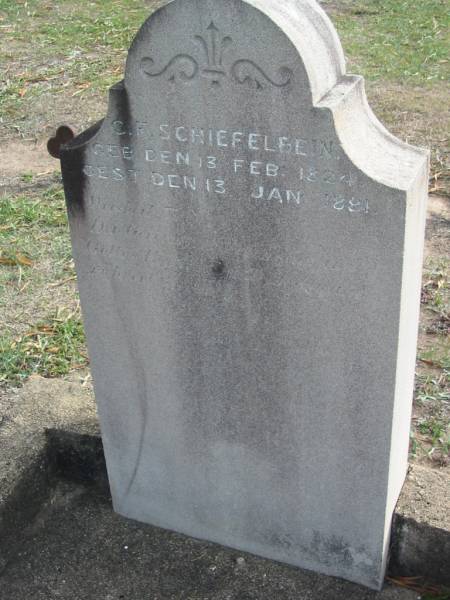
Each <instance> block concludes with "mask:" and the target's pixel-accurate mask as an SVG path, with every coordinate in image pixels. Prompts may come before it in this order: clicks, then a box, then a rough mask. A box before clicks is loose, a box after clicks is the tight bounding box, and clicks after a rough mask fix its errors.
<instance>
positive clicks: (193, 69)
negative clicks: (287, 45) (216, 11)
mask: <svg viewBox="0 0 450 600" xmlns="http://www.w3.org/2000/svg"><path fill="white" fill-rule="evenodd" d="M194 39H195V41H196V42H197V43H198V44H199V45H200V47H201V48H202V50H203V51H204V59H206V62H201V61H200V59H198V58H194V57H193V56H192V55H190V54H187V53H182V54H176V55H175V56H174V57H173V58H171V59H170V61H169V62H168V63H167V64H166V65H165V66H163V67H162V68H161V69H158V68H157V67H155V60H154V59H153V58H151V57H150V56H145V57H144V58H142V59H141V63H140V68H141V72H142V73H143V75H144V76H147V77H162V76H166V77H167V79H168V80H169V81H171V82H173V83H175V82H176V81H181V82H185V83H186V82H188V81H191V80H193V79H195V78H196V77H197V76H198V75H200V76H201V77H203V78H206V79H208V80H209V81H210V82H211V85H212V86H220V85H221V82H222V81H223V80H224V79H226V78H229V79H231V80H232V81H234V82H235V83H237V84H240V85H246V86H248V87H251V88H254V89H257V90H261V89H263V88H264V87H266V86H267V85H271V86H273V87H278V88H284V87H286V86H288V85H289V84H290V83H291V81H292V76H293V73H292V70H291V69H289V68H288V67H281V68H280V69H279V74H278V79H277V78H275V77H271V76H270V75H268V74H267V73H266V72H265V71H264V70H263V69H262V68H261V67H260V66H259V65H257V64H256V63H255V62H254V61H252V60H249V59H246V58H241V59H239V60H236V61H234V62H233V63H232V64H231V66H229V67H228V68H227V67H226V66H224V54H225V50H226V49H227V48H228V47H229V46H230V45H231V43H232V41H233V40H232V38H231V37H230V36H228V35H225V36H222V35H220V30H219V29H218V28H217V27H216V25H215V24H214V22H213V21H211V23H210V25H209V26H208V28H207V33H206V35H196V36H195V37H194Z"/></svg>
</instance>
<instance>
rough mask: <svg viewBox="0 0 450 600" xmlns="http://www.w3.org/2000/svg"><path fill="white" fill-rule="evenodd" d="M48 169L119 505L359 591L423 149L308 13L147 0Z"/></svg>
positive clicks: (396, 434) (387, 457)
mask: <svg viewBox="0 0 450 600" xmlns="http://www.w3.org/2000/svg"><path fill="white" fill-rule="evenodd" d="M61 161H62V171H63V177H64V184H65V191H66V197H67V205H68V212H69V218H70V227H71V235H72V243H73V251H74V256H75V261H76V268H77V273H78V282H79V289H80V295H81V301H82V308H83V313H84V319H85V326H86V332H87V339H88V345H89V351H90V356H91V361H92V370H93V376H94V382H95V392H96V398H97V402H98V408H99V413H100V421H101V427H102V433H103V441H104V447H105V453H106V459H107V465H108V471H109V478H110V484H111V490H112V496H113V502H114V508H115V510H116V511H117V512H119V513H120V514H122V515H125V516H127V517H131V518H133V519H137V520H140V521H144V522H148V523H152V524H155V525H159V526H161V527H165V528H169V529H173V530H177V531H180V532H183V533H186V534H189V535H192V536H195V537H199V538H206V539H208V540H212V541H216V542H219V543H221V544H224V545H227V546H231V547H234V548H237V549H241V550H246V551H249V552H253V553H256V554H260V555H263V556H266V557H269V558H272V559H276V560H280V561H285V562H288V563H291V564H294V565H299V566H301V567H305V568H308V569H314V570H318V571H320V572H324V573H328V574H332V575H337V576H340V577H344V578H347V579H350V580H353V581H356V582H361V583H363V584H365V585H367V586H370V587H373V588H379V587H380V586H381V584H382V581H383V576H384V571H385V564H386V557H387V552H388V543H389V533H390V523H391V516H392V512H393V509H394V506H395V503H396V501H397V498H398V495H399V492H400V489H401V486H402V484H403V480H404V477H405V473H406V468H407V454H408V433H409V421H410V411H411V399H412V390H413V379H414V365H415V350H416V336H417V327H418V313H419V290H420V279H421V263H422V246H423V232H424V222H425V205H426V195H427V177H428V155H427V153H426V152H425V151H423V150H419V149H417V148H413V147H410V146H408V145H406V144H404V143H402V142H400V141H398V140H396V139H395V138H394V137H393V136H391V135H390V134H389V133H388V132H387V131H386V130H385V129H384V128H383V126H382V125H380V123H379V122H378V121H377V120H376V118H375V117H374V115H373V114H372V112H371V111H370V108H369V107H368V105H367V102H366V99H365V93H364V87H363V81H362V79H361V78H360V77H357V76H353V75H346V74H345V65H344V58H343V53H342V49H341V46H340V43H339V40H338V37H337V34H336V32H335V31H334V29H333V27H332V25H331V23H330V21H329V20H328V18H327V17H326V15H325V14H324V12H323V11H322V9H321V8H320V7H319V6H318V5H317V4H316V3H315V2H314V1H312V0H295V1H294V0H283V2H280V1H279V0H245V1H244V0H175V1H174V2H171V3H169V4H167V5H166V6H164V7H163V8H161V9H160V10H158V11H157V12H156V13H155V14H154V15H153V16H152V17H151V18H150V19H149V20H148V21H147V22H146V23H145V24H144V25H143V27H142V28H141V30H140V32H139V33H138V35H137V37H136V39H135V40H134V42H133V45H132V47H131V49H130V52H129V56H128V61H127V65H126V72H125V79H124V81H123V82H121V83H119V84H117V85H115V86H114V87H113V88H112V89H111V92H110V103H109V109H108V113H107V116H106V118H105V119H104V120H103V121H102V122H100V123H98V124H97V125H95V126H94V127H92V128H91V129H89V130H88V131H86V132H84V133H82V134H81V135H80V136H78V137H77V138H75V139H74V140H72V141H70V142H69V143H67V144H66V145H65V146H63V147H62V150H61Z"/></svg>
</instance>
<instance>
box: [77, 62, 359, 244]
mask: <svg viewBox="0 0 450 600" xmlns="http://www.w3.org/2000/svg"><path fill="white" fill-rule="evenodd" d="M216 52H217V51H216ZM213 56H216V58H215V59H212V60H216V61H217V60H220V54H219V55H218V56H219V58H217V55H214V54H213ZM111 134H112V135H113V136H116V137H113V139H112V140H107V139H106V140H99V141H97V142H96V143H95V144H94V145H93V148H92V153H91V157H90V160H89V162H87V163H86V164H85V165H84V167H83V173H84V175H85V176H86V178H87V179H88V180H100V181H101V180H109V182H111V183H114V184H116V185H124V186H126V185H130V184H131V185H137V186H139V188H140V189H144V190H146V192H145V194H144V195H143V197H142V201H143V203H142V204H139V206H140V211H141V214H142V215H143V214H146V213H147V211H150V210H152V209H153V208H154V207H155V206H158V205H159V206H161V207H162V208H165V209H167V210H180V209H181V206H182V205H181V204H180V205H178V204H177V202H179V201H180V200H182V199H183V204H184V202H185V201H186V200H188V202H189V204H188V206H187V208H188V210H190V211H191V212H193V214H197V211H199V210H200V207H201V202H204V201H205V200H206V199H207V198H210V199H211V200H212V199H213V198H215V200H216V201H221V200H222V199H223V197H224V195H225V194H227V193H229V192H230V191H231V190H232V189H235V185H236V184H235V180H237V179H241V180H243V181H245V182H246V183H245V185H244V186H242V189H244V190H245V196H244V197H242V196H241V197H239V198H238V199H237V200H239V201H244V200H246V201H247V202H249V203H251V204H252V205H254V206H255V207H262V208H269V207H270V206H279V207H288V208H294V209H295V208H296V207H303V206H305V204H308V202H307V200H308V199H309V198H311V197H313V198H316V199H317V200H315V210H323V209H327V210H329V209H330V208H331V209H332V210H333V211H335V212H336V213H341V214H348V215H357V214H361V215H363V214H367V213H368V212H369V204H368V200H367V199H365V198H356V197H355V196H354V189H355V188H356V187H357V183H358V176H357V175H356V174H355V173H351V172H350V170H349V171H348V172H347V171H346V170H345V168H344V164H343V163H342V159H343V158H344V153H343V151H342V148H341V147H340V145H339V142H338V141H337V140H335V139H317V138H309V137H304V138H302V137H299V136H296V135H295V134H292V133H291V134H290V135H280V134H278V133H277V132H273V131H272V132H271V133H270V134H266V133H265V132H264V131H251V130H246V129H245V128H242V129H241V130H238V129H231V128H228V129H225V128H223V129H219V128H217V129H202V128H199V127H193V126H192V125H189V124H175V125H169V124H167V123H160V124H154V125H152V126H150V125H149V124H148V123H146V122H143V121H139V122H138V121H136V122H129V123H127V126H126V127H125V123H123V122H122V121H114V122H113V123H112V124H111ZM134 138H135V139H134ZM233 180H234V181H233ZM152 190H153V191H152ZM158 190H161V191H163V190H164V191H166V194H165V195H161V194H159V193H157V191H158ZM154 192H156V193H154ZM169 198H174V199H176V198H178V200H177V201H176V202H175V204H174V205H173V204H172V202H169ZM199 203H200V204H199ZM169 204H170V206H169ZM111 208H112V210H114V209H113V207H111ZM127 210H130V207H129V206H128V208H127ZM132 210H133V211H135V210H136V208H133V209H132ZM98 227H99V225H98V223H97V222H95V223H94V230H93V231H95V232H97V233H100V231H99V230H98Z"/></svg>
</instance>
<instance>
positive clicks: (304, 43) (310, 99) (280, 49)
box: [107, 0, 428, 190]
mask: <svg viewBox="0 0 450 600" xmlns="http://www.w3.org/2000/svg"><path fill="white" fill-rule="evenodd" d="M119 96H122V98H121V99H120V100H119V98H118V97H119ZM116 98H117V99H118V100H119V104H120V106H121V107H122V109H125V110H126V111H128V112H129V113H133V114H134V115H135V117H134V118H137V119H139V118H140V119H142V120H145V118H146V114H148V113H151V112H152V111H153V110H154V108H155V105H158V106H157V107H156V108H157V110H158V111H160V109H161V105H162V104H167V110H166V114H167V116H169V114H172V115H173V114H174V112H175V113H178V114H179V122H180V125H182V121H183V115H182V114H181V112H180V109H181V107H183V108H184V109H185V113H186V115H187V117H186V118H187V119H189V111H190V110H191V108H192V106H194V105H195V106H196V107H198V106H200V105H202V104H204V105H205V107H207V110H206V111H200V112H201V113H202V114H203V117H204V118H203V121H204V123H206V125H205V128H206V129H208V128H209V127H211V123H212V121H211V119H207V115H206V113H212V114H214V113H216V115H217V118H216V119H215V121H216V123H217V128H218V129H219V130H220V129H221V126H220V120H221V119H222V120H229V118H230V117H231V118H233V117H238V115H239V113H241V117H243V116H244V115H245V118H246V120H247V121H248V117H250V116H251V115H250V112H253V115H252V116H253V121H254V122H257V121H258V118H259V117H260V119H261V121H263V122H264V125H266V123H267V115H266V114H264V113H265V112H266V109H267V108H268V107H270V108H269V113H268V114H269V115H270V116H271V118H272V119H273V121H274V123H276V122H277V118H276V115H277V113H280V114H285V115H287V113H291V114H289V116H288V117H287V118H285V119H284V121H285V122H286V124H287V125H289V128H290V129H291V130H292V129H296V130H299V129H300V130H301V128H302V127H303V123H304V121H305V118H307V115H308V111H310V110H311V109H312V108H315V109H319V110H320V109H323V110H329V111H330V112H331V114H332V116H333V119H332V120H333V124H331V123H330V128H334V130H335V134H336V135H337V137H338V139H339V143H340V145H341V147H342V149H343V151H344V152H345V153H346V155H347V156H348V157H349V159H350V160H351V161H352V162H353V164H354V166H355V167H356V168H358V169H359V170H360V171H361V172H362V173H364V174H365V175H366V176H368V177H369V178H371V179H373V180H375V181H377V182H379V183H382V184H384V185H386V186H388V187H392V188H395V189H401V190H408V189H410V188H411V186H412V185H413V184H414V182H415V179H416V175H417V171H418V170H420V169H421V167H423V165H424V164H426V163H427V161H428V153H427V152H426V151H424V150H422V149H419V148H414V147H413V146H410V145H408V144H405V143H404V142H401V141H400V140H398V139H397V138H395V137H394V136H393V135H392V134H390V133H389V132H388V131H387V130H386V129H385V127H384V126H383V125H382V124H381V123H380V122H379V121H378V119H377V118H376V116H375V115H374V114H373V112H372V110H371V108H370V107H369V105H368V102H367V99H366V94H365V90H364V82H363V79H362V78H361V77H359V76H355V75H346V73H345V60H344V55H343V51H342V46H341V43H340V41H339V38H338V35H337V33H336V30H335V28H334V26H333V25H332V23H331V21H330V19H329V18H328V16H327V15H326V13H325V12H324V11H323V9H322V8H321V7H320V6H319V5H318V3H317V2H315V0H284V1H283V2H278V0H221V1H218V0H172V1H171V2H168V3H167V4H165V5H164V6H162V7H161V8H159V9H158V10H157V11H156V12H155V13H153V14H152V15H151V16H150V17H149V18H148V19H147V21H146V22H145V23H144V25H143V26H142V27H141V29H140V31H139V32H138V34H137V35H136V37H135V39H134V41H133V43H132V45H131V48H130V51H129V54H128V59H127V65H126V71H125V80H124V87H121V86H116V87H115V88H113V98H112V105H111V106H110V109H109V111H108V114H109V116H111V114H112V113H114V112H115V108H114V107H115V106H116ZM215 104H216V108H214V106H215ZM225 112H228V114H227V115H226V118H224V117H223V116H222V115H223V114H224V113H225ZM197 120H199V119H197ZM234 120H235V121H239V117H238V118H237V119H236V118H234ZM107 121H108V119H107ZM207 121H209V122H207ZM269 125H270V121H269ZM281 137H283V136H281Z"/></svg>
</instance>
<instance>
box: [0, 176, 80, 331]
mask: <svg viewBox="0 0 450 600" xmlns="http://www.w3.org/2000/svg"><path fill="white" fill-rule="evenodd" d="M74 279H75V273H74V268H73V261H72V253H71V246H70V239H69V230H68V223H67V215H66V209H65V203H64V198H63V192H62V190H61V186H60V185H59V184H57V185H56V184H53V185H50V186H49V187H48V189H46V190H44V191H39V190H37V191H36V190H31V191H29V192H24V193H22V194H18V195H8V196H5V197H3V198H0V290H1V293H0V326H1V327H0V330H2V331H3V332H4V335H6V337H8V335H12V336H13V337H14V336H17V335H19V334H21V333H24V332H25V330H27V329H29V327H30V325H31V324H32V323H34V322H35V321H39V320H41V319H44V318H45V317H46V315H47V314H49V313H52V312H54V311H56V310H58V309H59V308H60V306H61V305H63V306H65V305H66V304H69V307H70V308H71V309H73V308H74V306H75V304H76V297H75V295H74V290H73V285H74Z"/></svg>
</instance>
